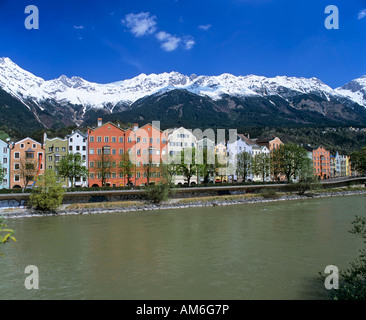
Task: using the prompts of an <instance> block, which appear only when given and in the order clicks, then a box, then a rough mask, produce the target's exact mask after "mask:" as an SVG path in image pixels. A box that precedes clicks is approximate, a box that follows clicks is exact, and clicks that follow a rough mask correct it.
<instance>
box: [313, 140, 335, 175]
mask: <svg viewBox="0 0 366 320" xmlns="http://www.w3.org/2000/svg"><path fill="white" fill-rule="evenodd" d="M307 150H308V151H310V150H309V149H307ZM311 152H312V160H313V168H314V174H315V175H317V176H318V177H319V178H320V179H329V178H330V177H331V174H332V172H331V166H330V162H331V159H330V152H329V151H328V150H326V149H325V148H324V147H323V146H319V147H318V148H316V149H315V148H312V149H311Z"/></svg>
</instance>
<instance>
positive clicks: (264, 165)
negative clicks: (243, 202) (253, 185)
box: [252, 152, 271, 182]
mask: <svg viewBox="0 0 366 320" xmlns="http://www.w3.org/2000/svg"><path fill="white" fill-rule="evenodd" d="M252 168H253V169H252V170H253V174H255V175H257V176H260V177H261V178H262V181H263V182H264V181H265V180H266V178H268V177H269V176H270V173H271V161H270V156H269V154H266V153H263V152H262V153H259V154H256V155H255V156H254V157H253V164H252Z"/></svg>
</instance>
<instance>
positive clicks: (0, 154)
mask: <svg viewBox="0 0 366 320" xmlns="http://www.w3.org/2000/svg"><path fill="white" fill-rule="evenodd" d="M0 164H1V168H2V170H3V172H4V178H3V181H0V189H3V188H5V189H9V188H10V149H9V148H8V143H7V142H4V141H2V140H0Z"/></svg>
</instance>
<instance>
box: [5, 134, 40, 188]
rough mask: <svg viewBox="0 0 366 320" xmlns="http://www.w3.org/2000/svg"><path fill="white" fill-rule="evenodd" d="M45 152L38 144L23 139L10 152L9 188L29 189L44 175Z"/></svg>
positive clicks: (28, 139)
mask: <svg viewBox="0 0 366 320" xmlns="http://www.w3.org/2000/svg"><path fill="white" fill-rule="evenodd" d="M44 157H45V150H44V148H43V145H42V144H40V143H39V142H37V141H35V140H33V139H31V138H25V139H23V140H21V141H18V142H16V143H14V144H13V145H12V146H11V150H10V188H25V187H27V188H29V187H32V186H34V184H35V182H36V178H37V177H38V176H39V175H42V174H43V173H44V168H45V164H44V160H45V159H44Z"/></svg>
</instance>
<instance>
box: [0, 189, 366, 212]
mask: <svg viewBox="0 0 366 320" xmlns="http://www.w3.org/2000/svg"><path fill="white" fill-rule="evenodd" d="M351 195H366V190H365V188H346V189H341V188H340V189H332V190H319V191H313V192H309V193H306V194H305V195H298V194H293V193H273V194H271V193H267V194H243V195H226V196H212V197H197V198H185V199H171V200H168V201H165V202H163V203H160V204H153V203H150V202H148V201H143V200H136V201H120V202H100V203H84V204H71V205H63V206H62V207H60V208H59V209H58V210H57V212H56V213H41V212H37V211H35V210H33V209H29V208H16V209H1V210H0V217H4V218H23V217H42V216H55V215H60V216H61V215H62V216H65V215H84V214H102V213H131V212H141V211H153V210H167V209H186V208H195V207H211V206H229V205H240V204H249V203H264V202H275V201H290V200H306V199H313V198H325V197H343V196H351Z"/></svg>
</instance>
